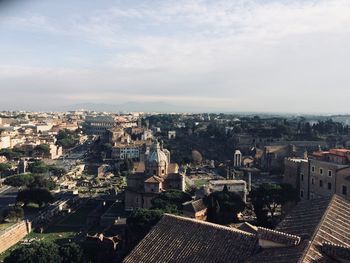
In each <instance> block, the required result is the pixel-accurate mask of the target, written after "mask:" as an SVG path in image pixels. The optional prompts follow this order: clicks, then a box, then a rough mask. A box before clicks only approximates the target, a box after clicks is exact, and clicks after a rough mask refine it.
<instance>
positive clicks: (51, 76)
mask: <svg viewBox="0 0 350 263" xmlns="http://www.w3.org/2000/svg"><path fill="white" fill-rule="evenodd" d="M0 3H1V2H0ZM349 13H350V2H348V1H344V0H328V1H316V0H314V1H282V0H280V1H277V0H276V1H273V0H269V1H234V3H232V1H195V0H190V1H176V2H174V1H152V3H148V2H146V1H107V0H101V1H98V3H97V2H96V1H92V0H90V1H80V0H79V1H74V3H72V2H71V1H60V2H59V3H57V2H53V1H45V2H44V1H39V0H28V1H20V0H18V1H14V3H9V2H7V3H6V5H5V4H4V3H2V4H0V32H1V41H0V56H1V60H0V92H1V93H2V94H3V96H0V106H1V107H0V110H4V109H8V110H11V109H23V110H55V109H58V108H60V107H67V106H69V105H77V104H89V103H94V104H116V105H120V104H125V103H126V102H130V101H131V102H135V103H151V102H159V101H161V102H163V103H164V105H173V106H174V107H176V108H178V109H179V111H181V110H182V109H188V110H191V109H193V110H194V111H206V112H210V111H212V112H220V111H222V112H235V111H236V112H245V111H246V112H282V113H284V112H285V113H289V112H296V113H349V110H348V107H347V97H348V96H349V95H350V90H349V89H348V88H347V84H348V83H349V81H350V75H349V74H347V73H348V70H347V69H348V68H349V67H350V61H349V60H348V58H349V57H350V51H349V48H348V46H350V45H349V44H350V17H349V16H348V14H349ZM165 111H166V110H165Z"/></svg>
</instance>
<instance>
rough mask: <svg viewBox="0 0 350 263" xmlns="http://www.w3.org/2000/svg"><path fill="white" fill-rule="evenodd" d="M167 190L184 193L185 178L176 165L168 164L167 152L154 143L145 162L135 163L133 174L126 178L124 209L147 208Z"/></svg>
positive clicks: (168, 156)
mask: <svg viewBox="0 0 350 263" xmlns="http://www.w3.org/2000/svg"><path fill="white" fill-rule="evenodd" d="M169 189H177V190H181V191H184V190H185V177H184V175H183V174H180V173H179V167H178V165H177V164H176V163H171V162H170V153H169V151H168V150H166V149H163V147H162V146H161V145H160V144H159V143H158V142H155V143H154V144H153V146H152V148H151V150H150V152H149V153H148V154H147V155H146V157H145V161H141V162H139V163H136V164H135V172H134V173H133V174H132V175H129V176H128V177H127V189H126V191H125V208H126V209H127V210H132V209H134V208H149V207H151V206H152V204H151V200H152V199H153V198H154V197H156V196H157V195H158V194H159V193H161V192H163V191H166V190H169Z"/></svg>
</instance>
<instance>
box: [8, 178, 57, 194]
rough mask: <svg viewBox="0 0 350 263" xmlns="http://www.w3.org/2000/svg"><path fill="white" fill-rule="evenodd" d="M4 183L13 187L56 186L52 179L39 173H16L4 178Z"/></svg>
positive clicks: (52, 187) (50, 187) (49, 187)
mask: <svg viewBox="0 0 350 263" xmlns="http://www.w3.org/2000/svg"><path fill="white" fill-rule="evenodd" d="M4 184H6V185H11V186H14V187H29V188H48V189H50V190H52V189H54V188H55V187H56V184H55V182H54V181H52V180H51V179H50V178H46V177H45V176H43V175H40V174H18V175H14V176H11V177H8V178H6V179H5V181H4Z"/></svg>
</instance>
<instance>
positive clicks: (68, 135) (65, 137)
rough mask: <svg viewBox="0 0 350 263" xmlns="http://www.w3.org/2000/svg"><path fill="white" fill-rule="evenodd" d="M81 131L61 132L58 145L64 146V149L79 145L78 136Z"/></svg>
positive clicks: (58, 136)
mask: <svg viewBox="0 0 350 263" xmlns="http://www.w3.org/2000/svg"><path fill="white" fill-rule="evenodd" d="M78 133H79V131H78V130H77V131H70V130H67V129H65V130H60V131H59V132H58V134H57V137H56V138H57V143H56V144H57V145H59V146H62V148H63V149H69V148H72V147H74V146H75V145H76V144H77V143H78V138H77V134H78Z"/></svg>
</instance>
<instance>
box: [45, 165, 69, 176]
mask: <svg viewBox="0 0 350 263" xmlns="http://www.w3.org/2000/svg"><path fill="white" fill-rule="evenodd" d="M49 171H50V172H51V173H52V174H53V175H54V176H57V177H61V176H63V175H65V174H66V173H67V170H66V169H64V168H61V167H57V166H50V167H49Z"/></svg>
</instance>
